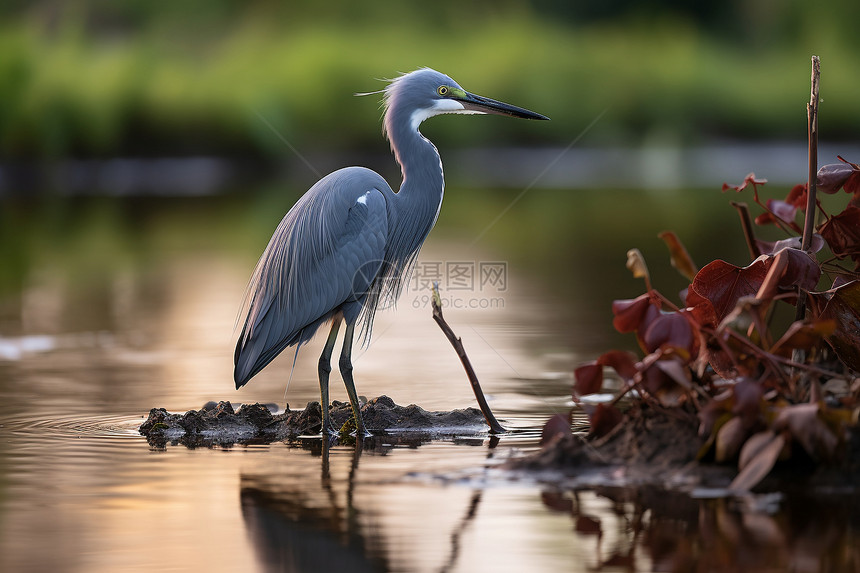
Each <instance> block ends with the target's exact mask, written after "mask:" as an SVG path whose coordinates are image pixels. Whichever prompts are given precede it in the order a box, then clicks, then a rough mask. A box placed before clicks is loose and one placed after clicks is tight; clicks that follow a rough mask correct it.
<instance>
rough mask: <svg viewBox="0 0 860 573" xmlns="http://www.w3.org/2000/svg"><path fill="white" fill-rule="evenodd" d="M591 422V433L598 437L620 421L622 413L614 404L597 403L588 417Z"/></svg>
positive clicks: (622, 417)
mask: <svg viewBox="0 0 860 573" xmlns="http://www.w3.org/2000/svg"><path fill="white" fill-rule="evenodd" d="M588 419H589V422H591V435H592V436H594V437H596V438H599V437H601V436H605V435H606V434H608V433H609V432H610V431H612V429H613V428H614V427H615V426H617V425H618V424H620V423H621V420H623V419H624V414H622V413H621V410H619V409H618V408H616V407H615V406H607V405H606V404H598V405H597V407H595V408H594V410H593V411H592V412H591V415H589V417H588Z"/></svg>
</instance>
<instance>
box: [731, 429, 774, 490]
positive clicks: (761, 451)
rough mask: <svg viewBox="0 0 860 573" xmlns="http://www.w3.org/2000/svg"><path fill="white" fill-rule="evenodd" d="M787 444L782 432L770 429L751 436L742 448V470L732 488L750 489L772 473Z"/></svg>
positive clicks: (733, 481)
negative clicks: (778, 432) (776, 432)
mask: <svg viewBox="0 0 860 573" xmlns="http://www.w3.org/2000/svg"><path fill="white" fill-rule="evenodd" d="M784 446H785V438H784V437H783V436H782V434H775V433H774V432H772V431H770V430H768V431H766V432H761V433H759V434H755V435H754V436H751V437H750V438H749V439H748V440H747V441H746V443H745V444H744V447H743V448H741V456H740V460H741V462H740V468H741V472H740V473H739V474H738V475H737V477H735V479H734V480H732V483H731V485H730V486H729V488H730V489H733V490H737V491H749V490H751V489H752V488H754V487H755V486H756V485H758V483H759V482H760V481H761V480H763V479H764V477H765V476H766V475H767V474H769V473H770V470H771V469H773V466H774V464H776V461H777V460H778V459H779V455H780V454H781V453H782V448H783V447H784Z"/></svg>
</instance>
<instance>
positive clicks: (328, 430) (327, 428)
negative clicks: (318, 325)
mask: <svg viewBox="0 0 860 573" xmlns="http://www.w3.org/2000/svg"><path fill="white" fill-rule="evenodd" d="M340 321H341V318H340V316H336V317H334V318H333V319H332V321H331V330H330V331H329V333H328V338H327V339H326V341H325V346H323V351H322V354H320V363H319V376H320V409H321V410H322V434H323V437H325V435H326V434H334V433H335V430H334V428H333V427H332V425H331V415H330V414H329V412H328V406H329V401H328V376H329V374H330V373H331V354H332V352H333V351H334V343H335V341H336V340H337V331H338V329H340Z"/></svg>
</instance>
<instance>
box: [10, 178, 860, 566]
mask: <svg viewBox="0 0 860 573" xmlns="http://www.w3.org/2000/svg"><path fill="white" fill-rule="evenodd" d="M447 195H448V196H447V197H446V204H445V206H444V207H443V210H442V216H441V218H440V221H439V225H438V227H437V229H436V230H435V231H434V233H433V234H432V235H431V239H430V241H429V242H428V244H427V245H426V247H425V249H424V250H423V251H422V254H421V257H420V259H419V263H418V267H417V269H416V276H415V279H414V281H413V283H412V285H411V290H410V291H409V292H408V293H406V294H405V295H404V296H403V298H402V299H401V301H400V304H399V307H398V310H397V311H396V312H384V313H381V314H380V315H379V318H378V320H377V323H376V327H375V330H374V337H373V340H372V342H371V344H370V345H369V347H368V348H367V349H361V350H359V351H357V352H356V355H355V367H356V381H357V386H358V390H359V392H360V393H361V394H364V395H366V396H369V397H373V396H378V395H381V394H386V395H388V396H391V397H392V398H393V399H394V400H395V401H396V402H398V403H400V404H409V403H416V404H419V405H421V406H423V407H424V408H426V409H430V410H443V409H444V410H447V409H454V408H462V407H466V406H472V405H474V397H473V396H472V394H471V391H470V389H469V386H468V383H467V382H466V379H465V377H464V375H463V372H462V369H461V366H460V364H459V362H458V360H457V358H456V356H455V354H454V353H453V351H452V349H451V348H450V346H449V345H448V343H447V341H446V340H445V339H444V337H443V336H442V334H441V332H440V331H439V330H438V328H437V327H436V325H435V324H434V323H433V321H432V319H431V315H430V307H429V299H428V291H427V289H426V287H427V284H428V283H429V282H430V281H431V280H439V281H440V283H441V286H442V289H443V296H444V298H445V302H446V305H447V308H446V318H447V319H448V321H449V322H450V323H451V325H452V327H453V328H454V330H455V331H456V332H457V334H458V335H460V336H461V337H462V338H463V341H464V344H465V346H466V349H467V351H468V352H469V355H470V357H471V359H472V362H473V364H474V366H475V368H476V370H477V372H478V375H479V377H480V378H481V380H482V384H483V386H484V390H485V392H486V393H487V394H488V396H489V399H490V403H491V406H492V407H493V409H494V410H495V412H496V415H497V416H498V417H499V418H500V419H501V420H502V422H503V423H504V424H505V425H506V426H507V427H508V428H510V429H511V430H512V432H511V433H510V434H509V435H505V436H502V437H501V439H500V440H495V439H492V440H491V439H490V438H489V437H487V436H478V437H475V436H467V437H463V438H461V439H446V440H436V441H429V442H424V443H418V442H412V443H403V444H397V443H394V442H395V441H394V440H391V443H386V442H385V441H384V440H382V441H378V442H375V443H374V444H373V445H372V446H371V447H368V448H366V449H365V450H364V451H363V452H361V454H360V455H358V454H357V453H356V451H355V450H354V449H353V448H352V447H350V446H334V447H332V448H331V449H330V450H328V451H323V444H322V442H321V441H320V440H319V439H313V438H308V439H303V440H299V441H297V442H295V443H276V444H271V445H265V446H261V445H253V446H234V447H231V448H215V449H195V450H189V449H186V448H185V447H182V446H168V447H167V448H166V449H165V450H157V449H153V448H150V446H149V445H148V444H147V442H146V441H145V440H144V439H143V438H142V437H141V436H139V435H138V433H137V427H138V425H139V424H140V423H141V422H142V421H143V419H144V417H145V415H146V413H147V412H148V410H149V409H150V408H152V407H165V408H167V409H168V410H171V411H185V410H187V409H190V408H199V407H200V406H202V405H203V404H204V403H205V402H207V401H209V400H231V401H233V402H234V403H235V402H277V403H278V404H279V405H280V406H281V407H283V405H284V403H285V402H288V403H289V404H290V406H291V407H293V408H300V407H303V406H304V404H306V403H307V402H308V401H311V400H315V399H318V394H317V392H318V386H317V382H316V374H315V372H316V361H317V354H318V352H319V348H320V345H321V341H320V340H316V341H314V343H312V344H311V345H310V346H309V347H308V348H307V349H306V351H304V352H302V353H300V354H299V356H298V360H297V364H296V369H295V373H294V375H293V378H292V382H291V383H290V385H289V388H288V389H286V384H287V380H288V378H289V374H290V366H291V362H292V354H291V353H290V354H288V355H285V356H283V357H281V358H280V359H279V360H277V361H276V362H275V363H273V364H272V365H271V366H270V367H269V368H267V369H266V370H265V371H264V372H263V373H261V374H260V375H259V376H258V377H257V378H255V379H254V380H253V382H252V383H250V384H249V385H248V386H246V387H245V388H243V389H242V390H240V391H235V390H234V389H233V383H232V380H231V372H232V370H231V366H232V365H231V358H232V344H233V337H234V334H235V333H234V324H235V319H236V313H237V309H238V306H239V303H240V301H241V298H242V294H243V291H244V288H245V284H246V280H247V278H248V275H249V274H250V272H251V269H252V268H253V265H254V262H255V260H256V257H257V256H258V254H259V252H260V251H261V249H262V248H263V246H264V245H265V243H266V241H267V240H268V237H269V234H270V233H271V230H272V229H273V228H274V226H275V225H276V224H277V221H278V220H279V219H280V218H281V216H282V215H283V213H284V212H285V211H286V209H287V208H288V207H289V205H290V204H291V203H292V201H293V200H294V198H295V197H294V196H291V195H285V194H283V193H278V192H267V191H265V190H260V191H258V192H255V193H235V194H231V195H224V196H217V197H206V198H196V199H166V198H161V199H140V198H138V199H131V198H126V199H106V198H75V199H68V198H66V199H62V198H54V199H41V200H38V201H36V200H16V201H11V200H10V201H7V202H6V203H2V204H0V208H1V209H2V214H0V267H2V268H0V570H2V571H10V572H11V571H16V572H18V571H81V572H116V571H152V570H155V571H196V570H205V571H558V570H567V571H586V570H595V569H602V570H608V571H654V570H676V571H690V570H700V571H706V570H727V571H736V570H737V571H750V570H756V571H762V570H774V571H776V570H780V571H781V570H786V569H787V568H790V569H792V570H797V571H818V570H828V571H836V570H840V567H841V566H842V565H843V564H845V563H852V562H853V563H854V564H855V565H856V564H858V563H860V556H858V554H857V552H858V549H857V547H858V546H860V544H858V543H857V541H858V539H857V512H856V511H852V508H851V506H850V505H845V504H844V503H843V504H840V503H830V504H828V502H826V501H821V500H816V501H815V502H814V503H812V502H807V501H805V500H797V499H794V498H782V497H779V496H770V497H767V496H765V497H763V498H757V499H756V500H754V501H753V502H743V501H737V500H725V499H693V498H691V497H689V496H687V495H682V494H672V495H667V494H665V493H662V492H653V491H650V490H647V489H646V490H638V491H636V490H625V489H618V488H598V489H591V490H579V491H571V490H566V489H558V488H556V487H553V486H549V485H541V484H540V483H538V482H535V481H530V480H522V479H511V477H510V476H507V475H505V474H504V473H503V472H501V471H500V470H499V469H498V468H497V467H496V466H497V464H498V462H499V461H500V460H504V459H506V458H507V457H509V456H511V455H516V453H517V452H523V451H529V450H531V449H534V448H536V445H537V440H538V437H539V434H540V429H541V425H542V423H543V421H544V420H545V419H546V418H547V417H548V416H550V415H551V414H554V413H557V412H560V411H564V410H565V409H566V408H568V407H569V405H570V401H569V388H570V384H571V375H570V372H571V369H572V367H573V366H574V365H575V364H576V363H577V362H579V361H582V360H587V359H590V358H592V357H593V356H594V355H595V354H597V353H599V352H601V351H603V350H605V349H608V348H610V347H613V346H626V347H631V344H632V341H631V340H628V339H627V338H626V337H622V336H619V335H617V334H615V333H614V332H613V331H612V329H611V317H610V311H609V304H610V302H611V300H612V299H613V298H628V297H633V296H636V295H638V294H640V293H641V292H642V290H643V286H642V284H641V283H640V282H639V281H635V280H634V279H632V278H630V276H629V275H628V273H627V271H626V269H625V268H624V261H625V254H626V251H627V249H628V248H630V247H634V246H636V247H639V248H640V249H641V250H642V251H643V252H644V253H645V255H646V258H647V259H648V261H649V263H650V264H651V266H652V270H653V272H654V275H655V282H656V283H657V285H658V286H659V288H661V290H663V291H664V292H667V293H671V292H677V291H678V290H680V289H681V288H683V286H684V283H683V279H681V278H680V277H677V276H676V275H675V274H674V273H673V272H672V271H671V269H669V267H668V261H667V258H668V257H667V256H666V254H665V250H664V247H663V246H662V243H660V241H659V240H658V239H657V238H656V234H657V232H659V231H661V230H663V229H667V228H670V229H674V230H675V231H676V232H678V234H679V235H680V236H681V237H682V239H683V240H685V242H686V243H687V246H688V248H689V249H690V251H691V253H693V256H694V258H697V259H698V260H701V261H706V260H710V259H711V258H714V257H716V256H718V255H721V256H722V257H724V258H726V259H728V260H733V261H735V262H742V261H743V259H744V257H745V253H744V246H743V240H742V238H741V236H740V234H739V232H738V231H737V228H736V227H737V224H736V216H735V214H734V212H733V210H732V209H731V208H730V207H728V206H727V204H726V203H727V198H726V197H725V196H721V195H720V194H719V193H718V192H716V191H707V192H695V193H693V192H690V193H677V194H671V195H666V194H663V195H660V194H656V195H655V194H645V193H643V192H641V191H640V192H625V191H600V192H576V193H572V192H563V191H541V190H533V191H531V192H530V193H529V194H528V195H526V196H523V197H522V198H520V199H517V195H518V193H515V192H502V191H499V192H496V191H491V190H471V191H457V192H454V191H449V193H448V194H447ZM512 202H513V205H512ZM511 205H512V206H511ZM509 206H510V209H508V210H507V211H506V209H507V208H508V207H509ZM500 215H502V216H501V217H500ZM285 389H286V397H285ZM332 398H333V399H338V400H345V399H346V394H345V392H344V390H343V387H342V384H341V383H340V380H339V378H337V377H335V376H333V379H332ZM810 506H814V507H815V508H816V509H817V511H815V512H812V511H811V510H810V509H809V508H810ZM852 552H853V553H852ZM852 559H853V561H852Z"/></svg>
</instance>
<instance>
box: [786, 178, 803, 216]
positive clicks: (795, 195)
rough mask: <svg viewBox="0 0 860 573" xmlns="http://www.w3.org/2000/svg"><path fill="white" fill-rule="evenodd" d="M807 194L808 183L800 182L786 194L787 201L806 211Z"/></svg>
mask: <svg viewBox="0 0 860 573" xmlns="http://www.w3.org/2000/svg"><path fill="white" fill-rule="evenodd" d="M806 195H807V192H806V183H798V184H797V185H795V186H794V187H792V188H791V191H789V192H788V195H786V196H785V202H786V203H788V204H789V205H792V206H794V207H797V208H798V209H800V210H801V211H806Z"/></svg>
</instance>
